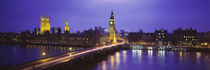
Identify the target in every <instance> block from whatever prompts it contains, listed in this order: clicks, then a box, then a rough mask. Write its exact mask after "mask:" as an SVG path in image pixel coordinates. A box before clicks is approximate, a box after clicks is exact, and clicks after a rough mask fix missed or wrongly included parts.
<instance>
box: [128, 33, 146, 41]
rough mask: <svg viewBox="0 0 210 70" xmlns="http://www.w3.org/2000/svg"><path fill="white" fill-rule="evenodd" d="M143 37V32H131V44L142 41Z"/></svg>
mask: <svg viewBox="0 0 210 70" xmlns="http://www.w3.org/2000/svg"><path fill="white" fill-rule="evenodd" d="M142 36H143V33H142V32H130V33H129V34H128V41H129V42H138V41H141V38H142Z"/></svg>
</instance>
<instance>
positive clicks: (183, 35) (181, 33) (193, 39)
mask: <svg viewBox="0 0 210 70" xmlns="http://www.w3.org/2000/svg"><path fill="white" fill-rule="evenodd" d="M173 37H174V41H175V42H174V43H175V45H178V46H195V45H196V44H197V42H198V33H197V30H193V29H192V28H190V29H186V30H182V28H178V30H175V31H174V32H173Z"/></svg>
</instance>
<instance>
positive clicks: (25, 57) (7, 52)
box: [0, 45, 83, 66]
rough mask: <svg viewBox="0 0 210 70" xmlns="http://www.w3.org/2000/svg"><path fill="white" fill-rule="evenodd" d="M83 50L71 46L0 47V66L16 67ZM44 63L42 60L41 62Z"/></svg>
mask: <svg viewBox="0 0 210 70" xmlns="http://www.w3.org/2000/svg"><path fill="white" fill-rule="evenodd" d="M80 49H83V48H81V47H73V46H45V45H0V56H4V57H1V58H0V66H4V65H7V64H10V65H17V64H22V63H25V62H30V61H34V60H37V59H42V58H46V57H50V56H55V55H59V54H63V53H66V52H71V51H77V50H80ZM43 61H44V60H43Z"/></svg>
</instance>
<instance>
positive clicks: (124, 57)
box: [123, 50, 127, 63]
mask: <svg viewBox="0 0 210 70" xmlns="http://www.w3.org/2000/svg"><path fill="white" fill-rule="evenodd" d="M126 58H127V51H125V50H124V51H123V63H126Z"/></svg>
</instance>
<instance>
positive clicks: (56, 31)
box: [51, 27, 61, 35]
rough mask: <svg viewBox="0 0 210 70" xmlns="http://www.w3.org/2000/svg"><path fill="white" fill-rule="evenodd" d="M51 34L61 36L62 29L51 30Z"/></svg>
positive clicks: (54, 28)
mask: <svg viewBox="0 0 210 70" xmlns="http://www.w3.org/2000/svg"><path fill="white" fill-rule="evenodd" d="M51 34H60V35H61V28H60V27H53V28H52V29H51Z"/></svg>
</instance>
